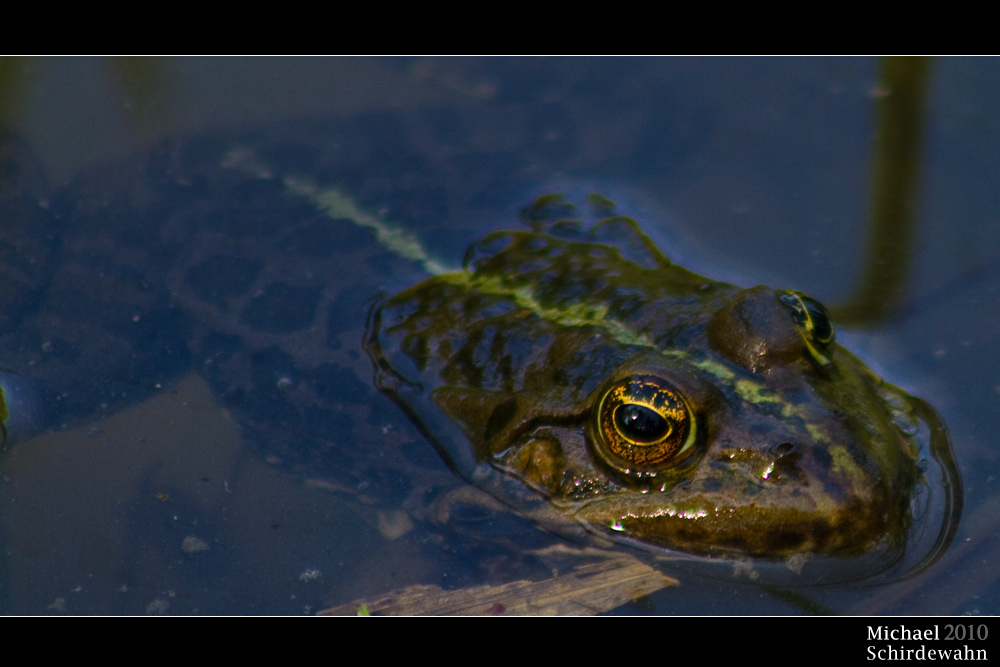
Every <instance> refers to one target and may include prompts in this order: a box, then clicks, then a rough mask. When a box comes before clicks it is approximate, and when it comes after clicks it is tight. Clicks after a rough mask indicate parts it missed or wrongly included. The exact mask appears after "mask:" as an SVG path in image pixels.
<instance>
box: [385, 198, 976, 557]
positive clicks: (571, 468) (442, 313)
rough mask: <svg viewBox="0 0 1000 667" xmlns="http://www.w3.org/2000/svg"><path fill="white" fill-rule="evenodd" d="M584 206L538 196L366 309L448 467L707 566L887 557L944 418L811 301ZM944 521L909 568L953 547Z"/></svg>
mask: <svg viewBox="0 0 1000 667" xmlns="http://www.w3.org/2000/svg"><path fill="white" fill-rule="evenodd" d="M588 203H589V205H590V206H591V208H592V209H593V213H594V214H593V216H592V217H593V218H594V219H595V220H596V221H595V222H593V224H591V225H588V224H586V223H584V222H583V221H582V220H581V219H580V218H579V217H578V216H577V215H576V214H575V208H574V205H573V204H572V203H571V202H568V201H567V200H566V199H565V198H564V197H563V196H562V195H559V194H552V195H546V196H543V197H541V198H539V199H538V200H537V201H536V202H535V203H534V204H533V205H532V206H530V207H528V208H527V209H526V210H525V211H524V213H523V215H522V220H523V221H524V222H525V223H526V225H525V228H521V229H517V230H513V231H498V232H494V233H492V234H490V235H488V236H486V237H485V238H484V239H482V240H481V241H479V242H478V243H476V244H474V245H473V246H472V247H471V248H470V249H469V250H468V252H467V254H466V256H465V259H464V262H463V268H462V269H461V270H460V271H456V272H449V273H441V274H440V275H436V276H434V277H431V278H428V279H427V280H425V281H423V282H421V283H419V284H417V285H415V286H412V287H410V288H409V289H407V290H405V291H402V292H400V293H398V294H396V295H394V296H391V297H388V298H386V299H385V300H384V301H382V302H381V303H380V304H378V306H377V307H376V308H374V309H373V312H372V315H371V321H370V324H369V338H368V342H367V347H368V350H369V354H370V355H371V358H372V360H373V363H374V366H375V369H376V384H377V385H378V386H379V387H380V388H381V389H382V390H383V391H384V392H386V393H387V394H389V395H390V396H391V397H392V398H393V399H394V400H395V401H396V402H397V403H398V404H399V405H400V406H401V407H402V408H403V409H404V411H405V412H406V413H407V414H408V415H409V416H410V418H411V419H412V420H414V422H415V423H416V424H417V425H418V426H419V428H420V429H421V430H422V431H423V432H424V433H425V435H426V436H427V437H428V438H430V439H431V441H432V442H434V444H435V445H436V447H437V448H438V449H439V451H440V452H441V453H442V455H443V456H444V457H445V459H446V460H447V461H448V462H449V464H450V465H451V466H452V467H453V468H454V469H455V470H456V471H457V472H458V473H459V474H460V475H462V476H463V477H464V478H465V479H467V480H468V481H470V482H471V483H473V484H475V485H478V486H480V487H481V488H483V489H486V490H488V491H490V493H492V494H494V495H495V496H496V497H498V498H499V499H501V500H503V501H504V502H507V503H508V504H510V505H511V506H513V507H517V508H519V509H520V510H521V511H525V512H535V513H536V516H538V517H539V521H541V522H542V523H543V524H545V525H546V526H547V527H549V528H550V529H552V530H555V531H557V532H558V531H562V532H564V533H565V534H576V535H577V537H579V536H581V535H582V536H590V537H596V538H597V539H600V540H607V541H610V542H612V543H619V544H622V543H623V544H628V545H630V546H632V547H636V548H640V549H647V550H652V551H656V552H662V553H672V554H677V555H678V556H681V557H686V558H690V559H695V560H702V561H706V560H716V561H719V560H737V561H739V560H744V561H745V560H747V559H749V560H751V561H762V562H772V561H784V562H786V563H788V562H801V561H802V560H803V559H806V558H820V559H827V560H834V561H841V562H843V561H850V560H852V559H857V560H861V561H863V560H865V559H867V560H868V561H876V562H877V563H879V565H872V564H871V563H870V562H869V564H868V565H866V566H865V567H883V566H885V564H886V563H887V562H896V561H897V560H898V559H899V558H900V557H901V554H902V552H903V551H905V550H906V543H907V540H908V534H909V532H910V531H911V529H912V527H913V522H914V517H915V515H916V514H919V513H920V510H919V509H915V507H916V503H917V499H918V497H919V496H920V495H921V490H922V489H923V488H924V487H925V484H926V480H925V477H924V471H925V470H926V466H927V463H926V462H927V459H931V458H933V459H934V460H935V461H936V462H937V463H938V465H940V466H942V468H945V469H947V470H948V471H950V472H949V473H948V474H949V475H950V474H951V471H954V466H953V465H952V462H951V461H950V447H949V444H948V439H947V434H946V430H945V429H944V427H943V425H942V424H941V422H940V420H939V418H938V417H937V415H936V414H935V413H934V411H933V410H932V409H931V408H930V407H929V406H928V405H927V404H926V403H925V402H923V401H922V400H920V399H917V398H915V397H912V396H909V395H908V394H906V393H905V392H903V391H902V390H901V389H899V388H897V387H895V386H893V385H891V384H889V383H888V382H886V381H884V380H882V379H881V378H879V377H878V376H877V375H876V374H875V373H873V372H872V371H871V370H870V369H869V368H868V367H867V366H866V365H865V364H864V363H863V362H862V361H861V360H860V359H859V358H858V357H856V356H855V355H854V354H852V353H851V352H849V351H848V350H847V349H846V348H844V347H843V346H841V345H840V344H839V343H838V342H837V341H836V336H835V328H834V324H833V322H832V320H831V317H830V315H829V313H828V312H827V310H826V308H825V307H824V306H823V305H822V304H821V303H820V302H819V301H818V300H816V299H814V298H812V297H810V296H808V295H806V294H804V293H802V292H798V291H794V290H788V289H772V288H770V287H766V286H763V285H757V286H753V287H749V288H743V287H739V286H736V285H733V284H730V283H726V282H720V281H716V280H713V279H711V278H707V277H704V276H701V275H698V274H696V273H694V272H692V271H690V270H688V269H686V268H684V267H682V266H680V265H678V264H675V263H673V262H671V261H670V260H669V259H668V258H667V256H666V255H665V254H664V253H663V252H661V251H660V250H659V248H658V247H657V246H656V244H655V243H654V242H653V241H652V240H651V239H650V237H649V236H647V235H646V234H645V233H644V232H643V230H642V228H641V227H640V225H639V223H638V222H636V220H635V219H633V218H631V217H627V216H624V215H620V214H618V213H616V211H615V206H614V203H613V202H611V201H610V200H608V199H606V198H604V197H601V196H597V195H593V196H591V197H589V198H588ZM921 433H922V436H920V435H919V434H921ZM921 437H923V440H924V444H923V445H921ZM927 442H933V448H934V452H933V453H928V445H927ZM951 481H952V489H953V492H954V491H955V490H957V489H958V488H959V487H960V484H959V483H958V482H957V480H955V479H952V480H951ZM959 493H960V492H959ZM955 505H956V506H957V505H960V502H958V503H955ZM945 514H946V515H947V519H946V520H944V521H942V525H941V527H940V529H939V530H938V532H937V533H936V535H937V538H936V541H935V544H934V545H933V546H931V547H930V548H929V549H927V554H923V555H920V556H918V557H917V560H919V559H920V558H924V560H925V561H931V560H933V559H934V558H936V557H937V555H939V554H940V553H941V552H942V551H943V549H944V548H945V547H946V546H947V543H948V542H949V541H950V540H951V536H952V531H953V526H954V525H955V521H954V519H955V516H954V513H953V512H952V511H948V512H946V513H945ZM553 516H556V517H562V519H563V520H562V521H560V520H558V519H553V518H552V517H553ZM932 532H933V531H932ZM872 554H877V555H876V556H872ZM911 566H912V567H914V568H915V567H916V566H915V565H913V564H912V563H911Z"/></svg>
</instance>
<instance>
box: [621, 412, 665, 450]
mask: <svg viewBox="0 0 1000 667" xmlns="http://www.w3.org/2000/svg"><path fill="white" fill-rule="evenodd" d="M615 423H617V424H618V428H619V430H620V431H621V432H622V434H623V435H625V436H626V437H628V438H629V439H630V440H633V441H635V442H643V443H646V442H656V441H657V440H659V439H661V438H662V437H663V436H665V435H667V433H668V432H669V430H670V425H669V424H668V423H667V420H666V419H664V418H663V417H661V416H660V415H658V414H657V413H656V412H654V411H653V410H650V409H649V408H647V407H643V406H641V405H629V404H625V405H619V406H618V407H617V408H616V409H615Z"/></svg>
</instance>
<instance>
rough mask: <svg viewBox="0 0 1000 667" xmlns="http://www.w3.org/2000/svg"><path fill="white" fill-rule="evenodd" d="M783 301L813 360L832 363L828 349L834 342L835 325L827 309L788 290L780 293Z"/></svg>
mask: <svg viewBox="0 0 1000 667" xmlns="http://www.w3.org/2000/svg"><path fill="white" fill-rule="evenodd" d="M778 300H779V301H781V305H783V306H784V307H785V308H786V309H787V310H788V312H789V313H790V314H791V316H792V320H793V321H794V322H795V326H797V327H798V329H799V332H800V333H801V334H802V339H803V340H804V341H805V343H806V347H807V348H808V349H809V354H811V355H812V357H813V359H815V360H816V361H818V362H819V363H820V364H822V365H824V366H825V365H827V364H829V363H830V357H829V356H828V355H827V353H826V348H827V347H828V346H829V345H830V343H832V342H833V338H834V331H833V324H831V322H830V318H829V316H828V315H827V314H826V308H824V307H823V304H821V303H820V302H819V301H817V300H816V299H813V298H812V297H809V296H806V295H805V294H802V293H801V292H793V291H791V290H786V291H784V292H779V293H778Z"/></svg>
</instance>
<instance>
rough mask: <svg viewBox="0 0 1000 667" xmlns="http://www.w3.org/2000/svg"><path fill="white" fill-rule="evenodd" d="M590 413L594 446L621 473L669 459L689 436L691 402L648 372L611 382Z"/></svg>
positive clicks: (692, 423) (686, 446)
mask: <svg viewBox="0 0 1000 667" xmlns="http://www.w3.org/2000/svg"><path fill="white" fill-rule="evenodd" d="M595 416H596V420H597V423H596V425H595V426H596V429H595V430H596V436H597V437H596V439H597V441H598V442H597V444H596V446H595V449H596V450H597V453H598V454H599V455H600V456H601V457H602V458H603V459H604V460H605V461H606V462H607V463H608V464H610V465H611V466H613V467H615V468H617V469H619V470H621V471H623V472H630V471H633V470H634V469H636V468H639V469H645V468H649V467H652V466H657V465H658V464H661V463H663V462H664V461H668V460H670V459H675V458H676V457H677V456H679V455H680V454H682V453H683V452H685V451H686V450H688V449H689V448H690V447H691V446H692V445H693V443H694V441H695V430H696V429H695V420H694V415H693V413H692V411H691V407H690V406H689V405H688V403H687V401H686V400H685V399H684V397H683V396H682V395H681V394H680V392H678V391H677V389H676V388H675V387H673V386H672V385H670V384H669V383H668V382H666V381H665V380H662V379H661V378H658V377H655V376H652V375H641V376H634V377H629V378H626V379H623V380H620V381H618V382H616V383H615V384H613V385H611V387H610V388H609V389H608V390H607V391H606V392H605V393H604V395H603V396H602V397H601V400H600V403H599V405H598V408H597V412H596V415H595Z"/></svg>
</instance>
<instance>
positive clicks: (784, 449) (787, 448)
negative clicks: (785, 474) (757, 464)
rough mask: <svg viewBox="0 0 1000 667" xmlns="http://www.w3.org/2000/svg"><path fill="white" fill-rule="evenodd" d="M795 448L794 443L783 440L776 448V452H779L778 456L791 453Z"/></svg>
mask: <svg viewBox="0 0 1000 667" xmlns="http://www.w3.org/2000/svg"><path fill="white" fill-rule="evenodd" d="M794 449H795V445H793V444H792V443H790V442H783V443H781V444H779V445H778V446H777V447H775V448H774V453H775V454H777V455H778V456H784V455H785V454H789V453H791V452H792V450H794Z"/></svg>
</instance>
